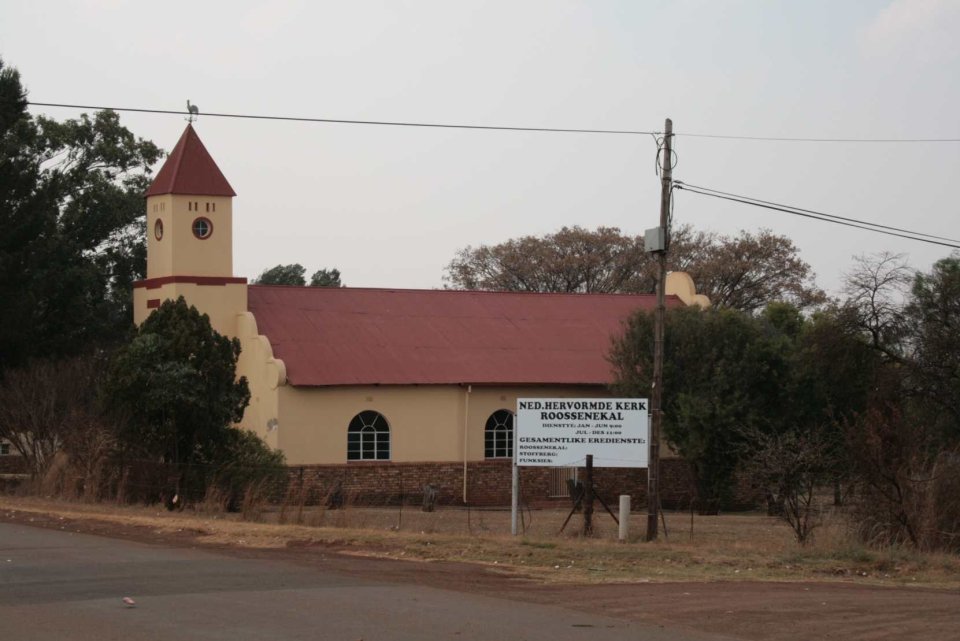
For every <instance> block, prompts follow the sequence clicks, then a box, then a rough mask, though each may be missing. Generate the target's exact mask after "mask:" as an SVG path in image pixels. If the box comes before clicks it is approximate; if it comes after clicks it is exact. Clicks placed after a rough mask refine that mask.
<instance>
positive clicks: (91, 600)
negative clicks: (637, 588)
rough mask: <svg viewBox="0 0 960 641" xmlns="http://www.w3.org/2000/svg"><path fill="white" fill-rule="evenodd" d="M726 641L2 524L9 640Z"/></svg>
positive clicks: (3, 610)
mask: <svg viewBox="0 0 960 641" xmlns="http://www.w3.org/2000/svg"><path fill="white" fill-rule="evenodd" d="M123 597H130V598H132V599H134V600H135V602H136V605H135V606H134V607H128V606H126V605H125V604H124V603H123ZM720 638H721V637H717V636H711V635H704V634H703V633H696V632H688V631H679V630H670V629H665V628H661V627H659V626H647V625H644V624H640V623H632V622H627V621H623V620H619V619H613V618H607V617H602V616H593V615H588V614H582V613H578V612H574V611H571V610H565V609H561V608H558V607H553V606H548V605H534V604H528V603H517V602H513V601H509V600H506V599H497V598H491V597H485V596H478V595H473V594H463V593H459V592H452V591H447V590H439V589H435V588H429V587H423V586H417V585H410V584H392V583H389V582H376V581H371V580H368V579H358V578H355V577H348V576H343V575H338V574H335V573H331V572H327V571H322V570H318V569H316V568H309V567H300V566H298V565H296V564H295V563H292V562H286V561H265V560H256V559H239V558H235V557H231V556H226V555H220V554H214V553H210V552H206V551H198V550H190V549H181V548H169V547H160V546H154V545H146V544H140V543H133V542H129V541H122V540H117V539H109V538H102V537H97V536H89V535H84V534H76V533H72V532H61V531H56V530H46V529H40V528H31V527H25V526H19V525H10V524H2V523H0V639H3V641H21V640H23V641H28V640H34V639H36V640H41V639H42V640H44V641H47V640H54V639H56V640H76V641H86V640H91V641H92V640H96V641H107V640H110V639H118V640H121V639H122V640H123V641H138V640H147V639H149V640H151V641H153V640H167V639H170V640H177V641H181V640H189V639H209V640H216V639H224V640H227V639H229V640H230V641H244V640H246V639H258V640H259V639H265V640H269V641H281V640H284V639H310V640H311V641H313V640H323V639H337V640H341V639H343V640H347V641H355V640H357V639H363V640H364V641H381V640H383V641H400V640H406V639H411V640H413V639H417V640H419V639H457V640H463V641H472V640H485V641H486V640H500V639H503V640H514V639H516V640H521V639H528V640H530V641H536V640H544V641H564V640H566V639H584V640H587V639H589V640H590V641H602V640H605V639H617V640H618V641H622V640H645V641H646V640H649V641H666V640H668V639H669V640H671V641H708V640H717V639H720Z"/></svg>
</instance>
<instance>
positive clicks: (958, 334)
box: [904, 253, 960, 442]
mask: <svg viewBox="0 0 960 641" xmlns="http://www.w3.org/2000/svg"><path fill="white" fill-rule="evenodd" d="M904 315H905V319H906V325H907V327H908V328H909V332H910V337H911V345H912V359H911V361H912V368H911V370H912V373H913V375H914V377H913V380H912V383H913V384H914V391H915V393H917V394H918V395H920V396H922V397H923V398H924V399H925V400H926V401H928V402H929V403H932V404H933V405H935V406H936V407H937V408H938V409H939V410H941V411H940V412H938V413H939V414H940V416H939V420H938V422H939V423H940V425H941V429H942V430H943V432H944V434H945V436H946V437H947V438H948V439H949V440H951V441H954V442H960V253H954V254H953V255H952V256H950V257H948V258H944V259H942V260H939V261H937V262H936V263H935V264H934V265H933V269H932V270H931V271H930V273H929V274H924V273H922V272H921V273H918V274H916V276H915V278H914V281H913V287H912V288H911V297H910V302H909V304H908V305H907V306H906V309H905V313H904Z"/></svg>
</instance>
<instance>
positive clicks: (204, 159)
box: [144, 125, 237, 196]
mask: <svg viewBox="0 0 960 641" xmlns="http://www.w3.org/2000/svg"><path fill="white" fill-rule="evenodd" d="M160 194H185V195H193V196H236V195H237V194H236V192H235V191H233V187H231V186H230V183H228V182H227V179H226V178H225V177H224V176H223V172H221V171H220V168H219V167H217V163H215V162H214V161H213V158H212V157H211V156H210V153H209V152H208V151H207V148H206V147H204V146H203V143H202V142H201V141H200V136H198V135H197V132H196V131H194V129H193V125H187V128H186V129H184V131H183V135H182V136H180V140H179V141H177V145H176V146H175V147H174V148H173V151H171V152H170V155H169V156H168V157H167V161H166V162H165V163H163V167H161V168H160V171H159V172H157V177H156V178H154V179H153V183H152V184H151V185H150V188H149V189H148V190H147V193H146V194H144V195H145V196H157V195H160Z"/></svg>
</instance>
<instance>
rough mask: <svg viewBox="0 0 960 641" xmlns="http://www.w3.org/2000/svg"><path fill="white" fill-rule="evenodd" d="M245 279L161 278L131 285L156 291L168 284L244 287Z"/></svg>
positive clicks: (210, 277) (222, 277)
mask: <svg viewBox="0 0 960 641" xmlns="http://www.w3.org/2000/svg"><path fill="white" fill-rule="evenodd" d="M246 282H247V279H246V278H234V277H227V276H161V277H160V278H147V279H144V280H138V281H135V282H134V283H133V287H134V289H144V288H146V289H157V288H159V287H162V286H164V285H168V284H170V283H187V284H190V285H211V286H223V285H244V284H246Z"/></svg>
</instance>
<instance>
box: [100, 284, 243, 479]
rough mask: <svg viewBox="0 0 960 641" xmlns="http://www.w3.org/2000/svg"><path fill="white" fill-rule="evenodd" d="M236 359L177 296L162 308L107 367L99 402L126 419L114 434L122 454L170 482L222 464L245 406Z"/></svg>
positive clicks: (235, 349) (228, 343) (234, 343)
mask: <svg viewBox="0 0 960 641" xmlns="http://www.w3.org/2000/svg"><path fill="white" fill-rule="evenodd" d="M239 355H240V342H239V341H238V340H237V339H229V338H227V337H225V336H221V335H220V334H218V333H217V332H216V331H214V329H213V328H212V327H211V326H210V319H209V318H208V317H207V315H206V314H201V313H200V312H199V311H197V309H196V308H195V307H192V306H188V305H187V303H186V301H185V300H184V299H183V297H181V298H179V299H178V300H176V301H171V300H167V301H164V302H163V303H162V304H161V305H160V307H159V308H158V309H157V310H156V311H155V312H154V313H152V314H151V315H150V316H148V317H147V319H146V320H145V321H144V322H143V324H142V325H141V326H140V328H139V329H138V330H137V333H136V336H135V337H134V338H133V340H132V341H131V342H130V343H129V344H127V345H125V346H124V347H122V348H121V349H120V350H119V351H118V352H117V355H116V358H115V359H114V361H113V363H112V366H111V368H110V373H109V377H108V381H107V385H106V394H107V398H109V399H110V404H111V406H112V408H113V409H114V411H115V412H117V413H120V414H122V415H124V416H125V417H128V420H126V421H124V422H122V423H121V425H120V432H119V435H118V436H119V439H120V444H121V447H122V448H123V449H124V451H125V454H126V455H127V456H128V457H129V456H134V457H142V458H147V459H151V460H154V461H158V462H160V463H163V464H167V465H170V466H171V467H172V468H173V469H175V470H176V471H177V472H178V473H179V477H178V483H182V482H183V481H184V479H185V477H186V475H187V474H189V473H195V472H196V473H207V472H208V471H211V470H213V469H214V467H215V466H217V465H219V464H222V463H223V462H224V461H225V459H227V458H228V454H229V452H230V444H231V443H232V440H233V439H234V438H235V437H234V436H233V435H232V432H231V430H232V429H233V428H232V427H231V426H232V425H233V424H234V423H236V422H238V421H240V420H241V418H242V417H243V411H244V408H246V406H247V403H248V402H249V400H250V391H249V388H248V386H247V381H246V378H243V377H241V378H240V379H239V380H236V379H235V376H236V363H237V357H238V356H239ZM195 466H210V467H195ZM198 470H199V472H197V471H198ZM180 489H181V488H180V487H177V488H176V492H177V494H179V493H180Z"/></svg>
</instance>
